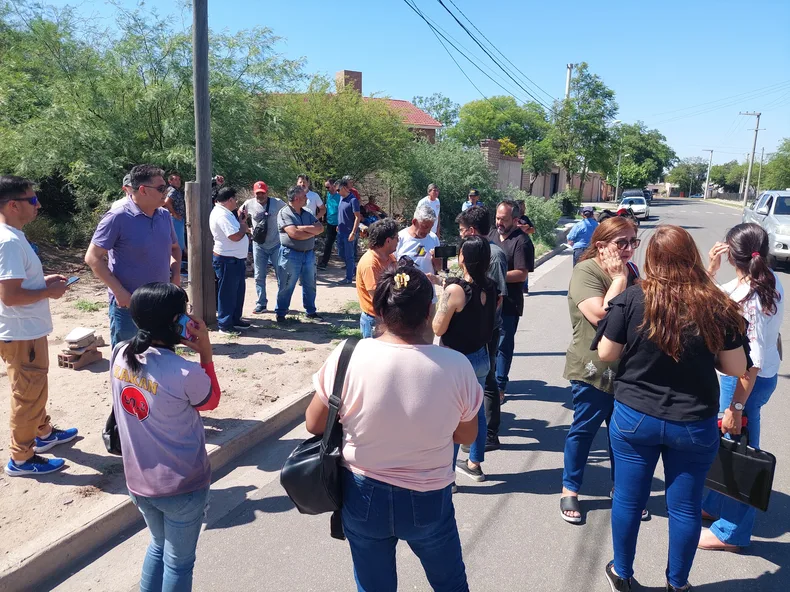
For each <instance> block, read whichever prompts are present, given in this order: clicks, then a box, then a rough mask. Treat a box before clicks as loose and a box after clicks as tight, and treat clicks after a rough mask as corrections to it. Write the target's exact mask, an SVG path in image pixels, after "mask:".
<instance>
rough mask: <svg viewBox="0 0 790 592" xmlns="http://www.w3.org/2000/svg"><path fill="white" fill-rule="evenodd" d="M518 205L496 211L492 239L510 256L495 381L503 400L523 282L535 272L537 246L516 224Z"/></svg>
mask: <svg viewBox="0 0 790 592" xmlns="http://www.w3.org/2000/svg"><path fill="white" fill-rule="evenodd" d="M518 216H519V206H518V203H516V202H515V201H513V200H509V199H506V200H504V201H502V202H500V203H499V205H498V206H497V209H496V230H494V231H492V232H491V235H490V236H489V238H490V239H491V241H492V242H493V243H494V244H495V245H497V246H498V247H500V248H501V249H502V250H503V251H504V252H505V255H506V256H507V277H506V278H505V279H506V280H507V294H506V295H505V300H504V302H503V303H502V337H501V339H500V341H499V351H498V352H497V358H496V380H497V386H498V387H499V398H500V399H504V397H505V389H506V388H507V383H508V375H509V374H510V365H511V363H512V362H513V349H514V347H515V337H516V330H517V329H518V321H519V318H520V317H521V315H522V314H523V313H524V294H523V292H522V289H523V286H524V282H525V281H526V280H527V276H528V275H529V272H530V271H534V270H535V246H534V245H533V244H532V241H531V240H530V239H529V237H528V236H527V235H526V234H524V232H522V231H521V230H520V229H519V228H518V227H517V225H516V223H517V221H518Z"/></svg>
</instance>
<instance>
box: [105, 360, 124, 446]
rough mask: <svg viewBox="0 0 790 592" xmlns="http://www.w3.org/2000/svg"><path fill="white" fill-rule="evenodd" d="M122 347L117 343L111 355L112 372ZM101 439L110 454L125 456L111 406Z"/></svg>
mask: <svg viewBox="0 0 790 592" xmlns="http://www.w3.org/2000/svg"><path fill="white" fill-rule="evenodd" d="M119 349H120V348H119V347H118V346H117V345H116V346H115V349H114V350H113V352H112V355H111V356H110V372H112V367H113V364H115V356H117V355H118V350H119ZM101 439H102V440H103V441H104V447H105V448H106V449H107V452H109V453H110V454H115V455H116V456H123V454H122V453H121V436H120V434H119V433H118V422H117V421H115V409H114V408H113V407H110V416H109V417H108V418H107V421H106V423H105V424H104V429H103V430H102V432H101Z"/></svg>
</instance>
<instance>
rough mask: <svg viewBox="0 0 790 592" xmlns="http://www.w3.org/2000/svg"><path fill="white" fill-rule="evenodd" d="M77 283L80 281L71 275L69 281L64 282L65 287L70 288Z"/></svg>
mask: <svg viewBox="0 0 790 592" xmlns="http://www.w3.org/2000/svg"><path fill="white" fill-rule="evenodd" d="M78 281H80V278H78V277H77V276H76V275H73V276H71V277H70V278H69V279H67V280H66V286H70V285H71V284H75V283H77V282H78Z"/></svg>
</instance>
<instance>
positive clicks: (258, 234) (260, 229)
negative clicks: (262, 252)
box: [252, 197, 272, 245]
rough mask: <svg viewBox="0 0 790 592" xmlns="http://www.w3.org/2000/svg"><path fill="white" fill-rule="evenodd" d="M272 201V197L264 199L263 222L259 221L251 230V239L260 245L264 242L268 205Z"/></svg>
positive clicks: (267, 224)
mask: <svg viewBox="0 0 790 592" xmlns="http://www.w3.org/2000/svg"><path fill="white" fill-rule="evenodd" d="M271 203H272V198H271V197H270V198H269V199H267V200H266V211H265V212H264V214H263V224H261V223H260V222H259V223H258V224H257V225H256V226H255V228H254V229H253V231H252V240H253V241H255V242H256V243H258V244H259V245H262V244H263V243H265V242H266V230H267V229H268V227H269V206H270V205H271Z"/></svg>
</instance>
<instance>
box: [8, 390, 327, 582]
mask: <svg viewBox="0 0 790 592" xmlns="http://www.w3.org/2000/svg"><path fill="white" fill-rule="evenodd" d="M314 392H315V391H314V390H313V389H312V388H310V389H309V390H305V391H302V392H299V393H298V394H297V395H295V396H293V398H291V399H289V400H287V402H284V404H283V405H282V407H280V408H279V409H274V410H272V411H271V413H270V414H269V415H267V416H265V417H263V418H261V419H260V420H257V421H256V423H255V425H253V426H252V427H250V428H249V429H247V430H245V431H243V432H241V433H240V434H237V435H236V436H234V437H233V438H231V439H230V440H228V441H227V442H225V443H223V444H221V445H219V446H217V447H215V448H214V449H213V450H211V451H210V452H209V461H210V463H211V470H212V472H217V471H219V469H221V468H222V467H223V466H225V465H226V464H228V463H229V462H231V461H232V460H234V459H235V458H236V457H238V456H240V455H241V454H242V453H244V452H246V451H247V450H249V449H250V448H252V447H253V446H255V445H257V444H258V443H260V442H261V441H263V440H264V439H265V438H268V437H269V436H271V435H272V434H273V433H275V432H277V431H278V430H279V429H280V428H282V427H284V426H286V425H288V424H290V423H292V422H293V421H295V420H296V419H298V418H299V417H301V416H302V415H304V412H305V410H306V409H307V405H308V404H309V403H310V399H311V398H312V396H313V393H314ZM141 521H142V516H141V514H140V512H138V511H137V508H136V507H135V505H134V504H133V503H132V501H131V499H130V498H129V497H126V498H125V499H124V500H123V501H122V502H120V503H119V504H118V505H117V506H115V507H114V508H112V509H110V510H108V511H106V512H105V513H104V514H102V515H101V516H98V517H96V518H94V519H93V520H91V521H90V522H88V523H87V524H84V525H83V526H81V527H80V528H78V529H76V530H73V531H71V532H70V533H68V534H66V535H65V536H63V537H62V538H60V539H58V540H57V541H56V542H55V543H53V544H52V545H50V546H49V547H47V548H45V549H43V550H41V551H39V552H38V553H36V554H34V555H31V556H30V557H28V558H27V559H24V560H23V561H21V562H20V563H19V564H17V565H16V566H14V567H13V568H11V569H9V570H7V571H6V572H5V573H3V574H0V591H2V592H5V591H8V592H13V591H15V590H32V589H35V588H36V587H38V586H39V585H41V584H42V583H44V582H46V581H48V580H49V579H51V578H53V577H55V576H56V575H58V574H59V573H62V572H63V571H64V570H65V569H67V568H68V566H69V565H70V564H71V563H73V562H75V561H77V560H79V559H81V558H82V557H85V556H86V555H88V554H90V553H92V552H94V551H97V550H98V549H99V548H100V547H101V546H102V545H104V544H106V543H107V542H108V541H110V540H111V539H112V538H113V537H115V536H117V535H118V534H119V533H121V532H123V531H124V530H126V529H128V528H130V527H131V526H133V525H134V524H136V523H137V522H141Z"/></svg>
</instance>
